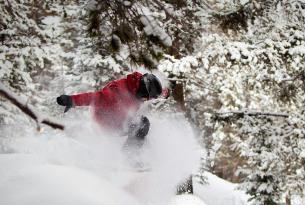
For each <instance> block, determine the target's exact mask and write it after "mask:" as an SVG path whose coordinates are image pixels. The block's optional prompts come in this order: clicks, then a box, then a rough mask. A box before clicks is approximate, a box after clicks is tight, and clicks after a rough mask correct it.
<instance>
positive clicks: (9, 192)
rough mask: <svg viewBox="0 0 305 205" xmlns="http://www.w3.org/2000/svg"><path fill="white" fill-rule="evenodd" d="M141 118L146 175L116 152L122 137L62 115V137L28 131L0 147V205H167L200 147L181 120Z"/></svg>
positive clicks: (86, 118)
mask: <svg viewBox="0 0 305 205" xmlns="http://www.w3.org/2000/svg"><path fill="white" fill-rule="evenodd" d="M80 116H81V117H80ZM147 117H148V118H149V119H150V122H151V127H150V131H149V134H148V136H147V142H146V143H145V145H144V147H143V151H142V152H141V159H142V160H143V162H145V164H146V165H147V167H148V168H149V169H148V170H145V171H142V172H139V171H138V170H136V169H133V167H131V166H129V165H130V164H129V163H128V160H126V156H125V155H124V152H122V145H123V144H124V141H125V140H126V137H125V136H116V135H114V134H111V133H107V132H105V131H103V130H101V129H100V127H99V126H98V125H96V124H95V123H94V122H93V121H92V119H91V117H90V116H89V114H88V111H85V112H83V111H78V112H71V113H68V114H67V115H66V116H65V118H66V119H65V121H66V122H68V124H67V125H66V127H67V129H66V130H65V132H61V131H54V130H51V129H50V130H46V131H45V132H44V133H37V132H35V129H33V131H27V132H24V133H23V135H18V136H8V137H7V138H3V139H0V141H1V145H2V146H5V147H6V149H2V153H1V154H0V198H1V203H3V204H11V205H13V204H16V205H17V204H31V205H36V204H37V205H38V204H52V205H54V204H56V205H61V204H63V205H64V204H73V205H83V204H86V205H88V204H89V205H97V204H107V205H123V204H124V205H137V204H156V205H161V204H167V203H168V201H169V200H170V199H171V197H173V196H174V195H175V192H176V188H177V185H178V184H180V183H181V182H182V181H183V180H185V179H186V178H187V177H189V176H190V174H192V173H193V171H196V166H197V165H198V162H199V151H198V145H197V143H196V140H195V138H194V133H193V131H192V128H191V126H190V125H189V123H188V122H187V121H186V120H185V119H184V118H183V117H182V116H177V115H175V116H164V115H160V114H155V115H151V116H147ZM78 119H82V120H78ZM3 150H9V152H5V151H3Z"/></svg>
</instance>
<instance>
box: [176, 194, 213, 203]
mask: <svg viewBox="0 0 305 205" xmlns="http://www.w3.org/2000/svg"><path fill="white" fill-rule="evenodd" d="M170 205H207V204H206V203H204V202H203V201H202V200H201V199H200V198H199V197H197V196H195V195H191V194H183V195H178V196H175V197H174V198H173V199H172V200H171V201H170Z"/></svg>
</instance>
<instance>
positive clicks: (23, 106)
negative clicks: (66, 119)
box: [0, 82, 65, 130]
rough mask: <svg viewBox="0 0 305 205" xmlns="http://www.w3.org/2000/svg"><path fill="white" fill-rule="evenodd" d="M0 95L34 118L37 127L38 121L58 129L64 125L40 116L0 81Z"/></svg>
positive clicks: (61, 128) (62, 128)
mask: <svg viewBox="0 0 305 205" xmlns="http://www.w3.org/2000/svg"><path fill="white" fill-rule="evenodd" d="M0 95H2V96H3V97H4V98H6V99H8V100H9V101H10V102H11V103H13V104H14V105H16V106H17V107H18V108H19V109H20V110H21V111H22V112H24V113H25V114H27V115H28V116H30V117H31V118H32V119H34V120H35V121H36V122H37V124H38V127H39V123H43V124H46V125H48V126H50V127H52V128H54V129H60V130H64V129H65V126H64V125H61V124H60V123H57V122H55V121H53V120H51V119H49V118H47V117H42V116H41V115H39V114H38V113H37V112H36V111H34V110H33V109H32V108H30V107H29V106H28V105H27V103H25V102H22V100H21V99H19V98H18V96H16V95H15V94H14V93H12V92H11V91H10V90H8V89H7V88H6V87H5V86H4V85H3V84H2V83H1V82H0Z"/></svg>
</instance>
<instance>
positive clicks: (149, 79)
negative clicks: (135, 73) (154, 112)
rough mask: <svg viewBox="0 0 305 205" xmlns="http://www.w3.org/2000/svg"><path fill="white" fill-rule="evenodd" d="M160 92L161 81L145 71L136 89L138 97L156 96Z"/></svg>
mask: <svg viewBox="0 0 305 205" xmlns="http://www.w3.org/2000/svg"><path fill="white" fill-rule="evenodd" d="M161 93H162V86H161V82H160V80H159V79H158V78H157V77H156V76H155V75H154V74H150V73H146V74H144V75H143V76H142V77H141V80H140V86H139V89H138V91H137V96H138V97H139V98H149V99H150V98H157V97H158V96H159V95H161Z"/></svg>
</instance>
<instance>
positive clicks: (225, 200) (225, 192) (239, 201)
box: [194, 172, 249, 205]
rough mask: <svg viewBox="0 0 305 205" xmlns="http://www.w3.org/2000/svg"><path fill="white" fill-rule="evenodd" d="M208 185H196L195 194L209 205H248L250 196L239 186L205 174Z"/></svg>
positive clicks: (207, 173)
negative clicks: (238, 188)
mask: <svg viewBox="0 0 305 205" xmlns="http://www.w3.org/2000/svg"><path fill="white" fill-rule="evenodd" d="M205 175H206V176H207V179H208V184H207V185H201V184H195V185H194V193H195V194H196V195H198V196H200V197H201V199H202V200H203V201H204V202H205V203H206V204H207V205H247V204H249V203H248V202H247V200H248V196H247V195H246V194H245V193H244V192H243V191H240V190H236V187H237V185H236V184H233V183H231V182H228V181H226V180H223V179H221V178H219V177H217V176H216V175H213V174H211V173H209V172H205Z"/></svg>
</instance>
